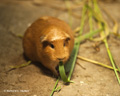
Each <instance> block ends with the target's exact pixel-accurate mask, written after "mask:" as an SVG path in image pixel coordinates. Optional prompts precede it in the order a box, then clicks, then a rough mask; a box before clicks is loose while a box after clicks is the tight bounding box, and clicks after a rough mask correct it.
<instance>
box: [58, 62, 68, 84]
mask: <svg viewBox="0 0 120 96" xmlns="http://www.w3.org/2000/svg"><path fill="white" fill-rule="evenodd" d="M59 72H60V76H61V78H62V80H63V81H64V82H65V83H67V82H70V80H68V78H67V76H66V74H65V69H64V64H63V63H62V62H60V63H59Z"/></svg>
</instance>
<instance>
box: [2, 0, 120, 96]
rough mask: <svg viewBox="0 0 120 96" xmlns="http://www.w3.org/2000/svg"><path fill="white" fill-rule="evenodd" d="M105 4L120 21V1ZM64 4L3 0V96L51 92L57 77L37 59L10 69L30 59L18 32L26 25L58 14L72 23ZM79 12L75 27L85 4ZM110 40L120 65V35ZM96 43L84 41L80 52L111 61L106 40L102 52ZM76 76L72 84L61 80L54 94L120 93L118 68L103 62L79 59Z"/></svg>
mask: <svg viewBox="0 0 120 96" xmlns="http://www.w3.org/2000/svg"><path fill="white" fill-rule="evenodd" d="M43 1H44V0H43ZM49 1H50V0H49ZM102 6H104V7H106V9H107V10H108V11H109V13H110V14H111V15H112V16H113V17H114V18H115V19H116V20H117V22H118V23H119V24H120V2H119V1H118V2H114V3H113V2H112V3H111V2H104V3H103V4H102ZM59 7H60V8H61V9H59ZM64 8H65V4H64V3H63V1H62V0H61V1H60V0H55V1H54V2H52V1H51V2H47V1H46V2H42V0H14V1H12V0H11V1H10V0H3V1H2V0H0V96H49V95H50V93H51V91H52V89H53V87H54V84H55V82H56V78H54V77H53V75H52V74H51V73H50V72H49V71H47V70H46V69H45V68H44V67H43V66H42V65H39V64H34V63H33V64H31V65H29V66H27V67H24V68H20V69H16V70H12V71H9V72H7V71H8V70H9V68H10V66H12V65H13V66H15V65H20V64H23V63H26V62H27V61H26V59H25V58H24V56H23V49H22V39H21V38H19V37H18V36H17V35H23V34H24V32H25V30H26V28H27V27H28V26H29V25H30V24H31V23H32V22H33V21H35V20H36V19H38V18H39V17H41V16H46V15H49V16H54V17H57V18H60V19H62V20H64V21H66V22H67V23H68V22H69V15H68V12H67V11H66V10H64ZM76 13H78V15H79V16H73V18H72V20H73V25H72V29H74V28H76V27H77V26H79V25H80V19H79V18H78V17H80V16H81V14H80V13H81V7H79V8H78V10H76ZM119 28H120V26H119ZM119 32H120V29H119ZM108 43H109V46H110V49H111V50H112V54H113V56H114V59H115V61H116V63H117V64H119V66H120V39H118V38H116V37H115V36H110V37H109V40H108ZM93 44H94V42H90V41H86V42H84V43H82V44H81V45H80V49H79V54H80V55H81V56H83V57H87V58H90V59H93V60H96V61H100V62H103V63H105V64H108V65H111V64H110V61H109V58H108V55H107V52H106V49H105V46H104V44H101V45H100V46H99V48H100V51H99V52H97V51H96V50H95V49H94V48H93V47H92V46H93ZM72 80H73V81H74V82H75V83H71V84H70V85H64V84H63V82H62V81H60V82H59V84H58V86H61V88H62V89H61V91H60V92H55V93H54V96H120V86H119V85H118V82H117V79H116V77H115V74H114V72H113V71H112V70H109V69H106V68H103V67H101V66H97V65H94V64H92V63H89V62H85V61H82V60H79V59H77V62H76V66H75V69H74V73H73V75H72Z"/></svg>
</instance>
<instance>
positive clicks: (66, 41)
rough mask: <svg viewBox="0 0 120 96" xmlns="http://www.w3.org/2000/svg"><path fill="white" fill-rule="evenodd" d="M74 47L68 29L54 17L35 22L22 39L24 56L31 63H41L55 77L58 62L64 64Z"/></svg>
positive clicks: (71, 34)
mask: <svg viewBox="0 0 120 96" xmlns="http://www.w3.org/2000/svg"><path fill="white" fill-rule="evenodd" d="M73 46H74V36H73V33H72V30H71V29H70V27H69V26H68V25H67V24H66V23H65V22H64V21H62V20H59V19H57V18H55V17H50V16H44V17H41V18H40V19H38V20H36V21H35V22H34V23H32V25H31V26H30V27H29V28H28V29H27V30H26V32H25V34H24V37H23V49H24V53H25V55H26V56H27V57H28V58H29V59H30V60H32V61H37V62H41V64H43V65H44V66H45V67H47V68H48V69H50V70H51V71H52V72H53V73H54V74H55V75H56V76H57V75H58V72H57V70H56V67H57V66H58V65H59V62H60V61H62V62H63V63H64V64H65V63H66V62H67V60H68V59H69V57H70V54H71V52H72V49H73Z"/></svg>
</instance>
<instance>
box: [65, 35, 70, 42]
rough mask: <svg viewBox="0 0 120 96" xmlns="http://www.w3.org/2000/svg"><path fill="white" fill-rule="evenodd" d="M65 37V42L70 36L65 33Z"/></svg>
mask: <svg viewBox="0 0 120 96" xmlns="http://www.w3.org/2000/svg"><path fill="white" fill-rule="evenodd" d="M65 37H66V41H69V40H70V36H69V35H68V34H66V33H65Z"/></svg>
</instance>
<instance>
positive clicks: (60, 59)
mask: <svg viewBox="0 0 120 96" xmlns="http://www.w3.org/2000/svg"><path fill="white" fill-rule="evenodd" d="M57 59H58V60H59V61H62V60H64V59H65V57H64V58H57Z"/></svg>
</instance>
